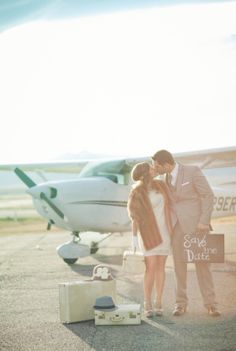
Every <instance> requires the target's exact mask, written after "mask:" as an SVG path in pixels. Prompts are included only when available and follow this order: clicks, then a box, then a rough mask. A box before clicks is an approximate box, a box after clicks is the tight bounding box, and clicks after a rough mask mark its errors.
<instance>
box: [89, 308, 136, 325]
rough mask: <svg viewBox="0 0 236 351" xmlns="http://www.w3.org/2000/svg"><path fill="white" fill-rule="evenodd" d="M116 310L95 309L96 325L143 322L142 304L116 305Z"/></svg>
mask: <svg viewBox="0 0 236 351" xmlns="http://www.w3.org/2000/svg"><path fill="white" fill-rule="evenodd" d="M116 306H117V309H116V310H115V311H100V310H94V314H95V324H96V325H138V324H141V305H140V304H126V305H125V304H124V305H116Z"/></svg>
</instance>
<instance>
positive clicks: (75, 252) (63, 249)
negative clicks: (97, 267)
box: [57, 232, 90, 264]
mask: <svg viewBox="0 0 236 351" xmlns="http://www.w3.org/2000/svg"><path fill="white" fill-rule="evenodd" d="M72 235H73V239H72V240H71V241H67V242H66V243H64V244H62V245H60V246H58V247H57V253H58V255H59V256H60V257H61V258H62V259H63V260H64V261H65V262H66V263H67V264H73V263H75V262H76V261H77V260H78V258H80V257H86V256H89V255H90V247H89V246H88V245H84V244H80V243H79V241H80V238H79V233H78V232H73V233H72Z"/></svg>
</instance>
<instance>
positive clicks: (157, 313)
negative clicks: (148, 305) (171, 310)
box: [154, 302, 163, 317]
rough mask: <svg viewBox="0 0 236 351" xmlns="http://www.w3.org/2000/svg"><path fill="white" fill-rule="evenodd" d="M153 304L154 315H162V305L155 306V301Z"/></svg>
mask: <svg viewBox="0 0 236 351" xmlns="http://www.w3.org/2000/svg"><path fill="white" fill-rule="evenodd" d="M154 306H155V307H154V312H155V315H156V316H159V317H161V316H163V308H162V307H157V304H156V302H155V305H154Z"/></svg>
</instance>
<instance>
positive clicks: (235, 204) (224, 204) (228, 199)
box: [214, 196, 236, 212]
mask: <svg viewBox="0 0 236 351" xmlns="http://www.w3.org/2000/svg"><path fill="white" fill-rule="evenodd" d="M214 209H215V210H216V211H230V212H235V211H236V196H218V197H217V196H215V197H214Z"/></svg>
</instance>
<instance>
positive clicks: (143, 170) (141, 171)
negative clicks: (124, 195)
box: [131, 162, 150, 183]
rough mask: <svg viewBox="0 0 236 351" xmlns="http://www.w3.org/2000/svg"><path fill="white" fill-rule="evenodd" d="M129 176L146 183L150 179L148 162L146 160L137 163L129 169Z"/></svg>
mask: <svg viewBox="0 0 236 351" xmlns="http://www.w3.org/2000/svg"><path fill="white" fill-rule="evenodd" d="M131 178H132V179H133V181H135V182H137V181H139V180H140V181H143V182H144V183H146V182H147V181H149V179H150V164H149V163H148V162H140V163H137V164H136V165H135V166H134V167H133V169H132V171H131Z"/></svg>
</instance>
